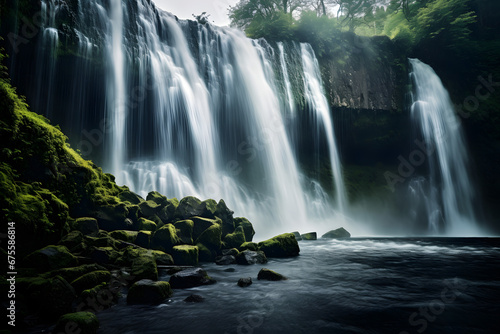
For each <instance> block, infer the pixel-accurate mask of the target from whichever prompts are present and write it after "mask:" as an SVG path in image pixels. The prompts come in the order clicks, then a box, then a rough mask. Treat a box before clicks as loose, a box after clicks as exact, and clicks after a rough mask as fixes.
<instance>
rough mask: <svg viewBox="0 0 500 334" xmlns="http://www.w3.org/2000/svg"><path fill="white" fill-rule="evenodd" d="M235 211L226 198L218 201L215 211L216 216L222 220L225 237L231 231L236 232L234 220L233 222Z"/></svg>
mask: <svg viewBox="0 0 500 334" xmlns="http://www.w3.org/2000/svg"><path fill="white" fill-rule="evenodd" d="M233 213H234V212H233V211H232V210H230V209H229V208H228V207H227V206H226V202H224V200H222V199H221V200H220V201H219V203H217V210H216V211H215V216H217V217H219V218H220V219H221V220H222V236H223V237H225V236H226V235H228V234H229V233H233V232H234V222H233Z"/></svg>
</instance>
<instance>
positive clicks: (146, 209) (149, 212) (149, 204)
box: [139, 201, 161, 217]
mask: <svg viewBox="0 0 500 334" xmlns="http://www.w3.org/2000/svg"><path fill="white" fill-rule="evenodd" d="M139 208H140V211H141V213H142V215H143V216H144V217H151V216H156V215H157V214H158V212H160V209H161V206H160V205H159V204H156V203H155V202H153V201H144V202H141V203H140V204H139Z"/></svg>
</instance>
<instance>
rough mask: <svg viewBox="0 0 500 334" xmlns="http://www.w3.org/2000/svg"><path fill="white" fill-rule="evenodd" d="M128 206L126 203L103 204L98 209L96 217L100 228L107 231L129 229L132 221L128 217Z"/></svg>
mask: <svg viewBox="0 0 500 334" xmlns="http://www.w3.org/2000/svg"><path fill="white" fill-rule="evenodd" d="M128 214H129V211H128V208H127V206H126V205H125V204H124V203H119V204H117V205H108V206H101V207H99V208H98V209H97V211H96V212H95V214H94V217H95V218H96V219H97V222H98V224H99V229H101V230H105V231H115V230H127V229H129V228H130V223H129V222H127V221H126V219H127V218H128Z"/></svg>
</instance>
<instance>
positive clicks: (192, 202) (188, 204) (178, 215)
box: [174, 196, 203, 220]
mask: <svg viewBox="0 0 500 334" xmlns="http://www.w3.org/2000/svg"><path fill="white" fill-rule="evenodd" d="M202 212H203V208H202V207H201V201H200V200H199V199H198V198H196V197H194V196H187V197H184V198H183V199H181V201H180V202H179V205H178V206H177V208H176V209H175V213H174V219H178V220H183V219H188V218H190V217H193V216H200V215H201V213H202Z"/></svg>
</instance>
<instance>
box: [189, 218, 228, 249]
mask: <svg viewBox="0 0 500 334" xmlns="http://www.w3.org/2000/svg"><path fill="white" fill-rule="evenodd" d="M221 236H222V228H221V226H220V225H219V224H213V225H212V226H210V227H209V228H207V229H206V230H205V231H203V232H202V233H201V235H200V236H199V237H198V239H196V241H195V243H196V244H202V245H204V246H205V247H207V248H208V249H209V250H211V251H215V252H218V251H219V250H220V247H221Z"/></svg>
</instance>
